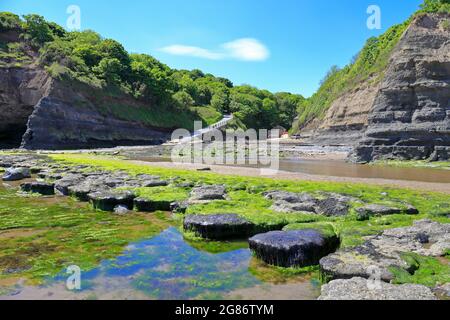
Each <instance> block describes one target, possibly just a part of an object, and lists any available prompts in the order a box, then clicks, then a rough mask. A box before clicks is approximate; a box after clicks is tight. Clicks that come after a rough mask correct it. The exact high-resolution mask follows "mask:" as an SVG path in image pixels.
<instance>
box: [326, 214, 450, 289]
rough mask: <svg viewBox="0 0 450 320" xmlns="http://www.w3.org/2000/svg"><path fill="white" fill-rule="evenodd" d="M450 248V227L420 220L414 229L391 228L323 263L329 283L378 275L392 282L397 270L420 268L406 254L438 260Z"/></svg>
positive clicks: (449, 225)
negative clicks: (332, 280)
mask: <svg viewBox="0 0 450 320" xmlns="http://www.w3.org/2000/svg"><path fill="white" fill-rule="evenodd" d="M449 249H450V224H441V223H438V222H434V221H431V220H420V221H415V222H414V224H413V226H411V227H405V228H395V229H388V230H385V231H384V232H383V233H382V234H380V235H377V236H373V237H369V238H368V240H367V241H366V242H365V243H364V244H362V245H360V246H356V247H352V248H345V249H341V250H339V251H337V252H335V253H332V254H330V255H328V256H326V257H324V258H322V259H321V260H320V268H321V272H322V275H323V276H324V277H325V278H326V279H328V280H330V279H348V278H352V277H362V278H370V277H373V276H376V277H378V278H380V279H381V280H382V281H386V282H389V281H391V280H393V279H394V274H393V272H392V270H393V268H395V269H401V270H404V271H405V272H408V273H414V271H415V270H416V269H417V265H416V264H415V262H414V261H409V259H406V258H405V257H406V254H411V253H413V254H418V255H423V256H434V257H437V256H443V255H445V254H446V252H447V251H448V250H449Z"/></svg>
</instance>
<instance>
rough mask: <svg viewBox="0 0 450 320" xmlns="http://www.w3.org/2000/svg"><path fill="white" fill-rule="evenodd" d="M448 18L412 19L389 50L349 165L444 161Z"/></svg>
mask: <svg viewBox="0 0 450 320" xmlns="http://www.w3.org/2000/svg"><path fill="white" fill-rule="evenodd" d="M448 19H450V17H449V15H448V14H441V15H437V14H435V15H425V16H420V17H418V18H416V19H415V20H414V21H413V22H412V23H411V26H410V27H409V29H408V30H407V31H406V33H405V34H404V36H403V37H402V39H401V40H400V42H399V44H398V45H397V47H396V49H395V50H394V52H393V54H392V56H391V59H390V63H389V66H388V68H387V70H386V73H385V77H384V79H383V81H382V82H381V85H380V89H379V91H378V94H377V96H376V99H375V102H374V105H373V107H372V110H371V112H370V115H369V119H368V121H369V123H368V128H367V131H366V133H365V136H364V137H363V139H362V140H361V141H360V142H359V143H358V145H357V147H356V149H355V151H354V154H353V155H352V157H351V158H352V159H353V160H354V161H357V162H368V161H372V160H379V159H408V160H410V159H414V160H420V159H431V160H448V159H449V154H450V33H449V32H448V31H445V30H444V29H443V28H442V23H443V21H445V20H448Z"/></svg>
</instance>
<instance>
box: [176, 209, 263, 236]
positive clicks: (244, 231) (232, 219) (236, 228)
mask: <svg viewBox="0 0 450 320" xmlns="http://www.w3.org/2000/svg"><path fill="white" fill-rule="evenodd" d="M183 227H184V230H185V231H192V232H195V233H196V234H197V235H199V236H201V237H203V238H205V239H212V240H223V239H233V238H236V239H237V238H245V237H247V236H249V235H251V234H252V232H253V230H254V228H255V226H254V225H253V223H251V222H249V221H248V220H246V219H244V218H241V217H240V216H238V215H237V214H214V215H188V216H187V217H185V218H184V223H183Z"/></svg>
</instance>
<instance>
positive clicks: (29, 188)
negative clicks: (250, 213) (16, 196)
mask: <svg viewBox="0 0 450 320" xmlns="http://www.w3.org/2000/svg"><path fill="white" fill-rule="evenodd" d="M20 188H21V189H22V191H24V192H32V193H39V194H42V195H44V196H50V195H54V194H55V185H54V184H53V183H48V182H27V183H22V184H21V185H20Z"/></svg>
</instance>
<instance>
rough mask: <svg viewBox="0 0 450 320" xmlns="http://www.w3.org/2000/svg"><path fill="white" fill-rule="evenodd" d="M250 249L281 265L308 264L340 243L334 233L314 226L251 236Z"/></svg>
mask: <svg viewBox="0 0 450 320" xmlns="http://www.w3.org/2000/svg"><path fill="white" fill-rule="evenodd" d="M249 245H250V249H251V250H252V251H253V252H254V253H255V255H256V257H258V258H259V259H261V260H263V261H264V262H265V263H267V264H270V265H274V266H280V267H286V268H288V267H306V266H312V265H317V264H318V263H319V260H320V259H321V258H322V257H324V256H326V255H327V254H329V253H331V252H334V251H335V250H336V248H337V247H338V246H339V238H338V237H337V236H336V235H335V234H331V235H330V234H329V233H324V232H321V231H319V230H315V229H303V230H290V231H271V232H268V233H263V234H258V235H256V236H254V237H252V238H250V239H249Z"/></svg>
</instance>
